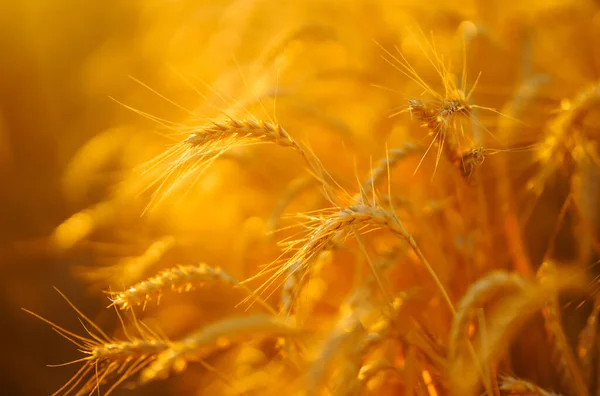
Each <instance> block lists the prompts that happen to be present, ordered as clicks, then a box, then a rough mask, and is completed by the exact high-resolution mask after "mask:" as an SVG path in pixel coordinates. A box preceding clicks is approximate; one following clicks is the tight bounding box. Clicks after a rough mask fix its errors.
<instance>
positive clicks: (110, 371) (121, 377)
mask: <svg viewBox="0 0 600 396" xmlns="http://www.w3.org/2000/svg"><path fill="white" fill-rule="evenodd" d="M56 290H57V292H58V293H59V294H60V295H61V296H62V297H63V298H64V299H65V301H67V303H68V304H69V305H70V306H71V308H73V310H74V311H75V312H76V313H77V314H78V315H79V319H80V321H81V324H82V326H83V327H84V329H85V331H86V332H87V333H88V335H89V336H88V337H84V336H81V335H78V334H76V333H73V332H71V331H69V330H67V329H65V328H63V327H61V326H59V325H57V324H55V323H53V322H51V321H50V320H48V319H45V318H43V317H42V316H40V315H38V314H36V313H34V312H31V311H29V310H27V309H23V310H24V311H25V312H27V313H29V314H31V315H33V316H35V317H36V318H38V319H40V320H42V321H44V322H45V323H47V324H49V325H50V326H51V327H52V329H53V330H54V331H56V332H57V333H58V334H59V335H61V336H62V337H64V338H65V339H67V340H69V341H70V342H71V343H73V344H74V345H75V346H77V347H78V349H79V350H80V351H81V352H82V353H84V354H85V355H86V356H85V357H84V358H81V359H78V360H75V361H72V362H68V363H65V364H60V365H56V367H57V366H65V365H70V364H75V363H80V362H82V363H83V365H82V366H81V367H80V368H79V370H78V371H77V372H76V373H75V374H74V375H73V376H72V377H71V379H70V380H69V381H67V382H66V383H65V384H64V385H63V386H62V387H61V388H60V389H58V390H57V391H56V392H54V393H53V396H55V395H65V396H66V395H70V394H72V393H73V392H75V395H76V396H83V395H90V394H93V393H94V392H95V391H96V390H98V392H100V386H101V385H104V384H105V383H106V382H107V381H108V380H109V379H114V382H113V383H112V384H111V385H110V387H109V388H108V389H107V390H106V391H104V393H103V394H104V395H109V394H110V393H112V392H113V391H114V390H115V389H116V388H117V387H118V386H119V385H120V384H121V383H122V382H124V381H125V380H127V379H128V378H130V377H132V376H133V375H135V374H137V373H138V372H139V371H140V370H142V369H143V368H144V367H146V366H147V365H148V364H149V363H150V362H151V361H153V360H154V358H155V357H156V356H157V355H158V354H159V353H160V352H162V351H164V350H166V349H167V348H168V345H169V343H168V341H167V340H165V339H163V338H161V337H160V336H159V335H158V334H156V333H155V332H153V331H151V330H150V329H149V328H148V327H146V326H145V325H143V324H142V323H140V322H138V321H137V320H136V319H135V317H134V322H133V324H134V325H135V328H136V330H137V332H138V334H139V337H138V338H136V337H132V336H130V335H129V333H128V331H127V329H126V328H125V324H124V322H123V320H122V318H121V316H120V315H119V320H120V321H121V324H122V326H123V331H124V333H125V335H126V337H127V339H126V340H124V341H122V340H117V339H114V338H112V337H109V336H108V335H106V333H105V332H104V331H102V330H101V329H100V328H99V327H98V326H97V325H96V324H95V323H94V322H92V321H91V320H90V319H89V318H88V317H86V316H85V315H84V314H83V313H82V312H81V311H79V309H77V308H76V307H75V305H73V303H71V302H70V301H69V300H68V299H67V297H66V296H65V295H64V294H62V293H61V292H60V291H59V290H58V289H56ZM117 315H118V311H117Z"/></svg>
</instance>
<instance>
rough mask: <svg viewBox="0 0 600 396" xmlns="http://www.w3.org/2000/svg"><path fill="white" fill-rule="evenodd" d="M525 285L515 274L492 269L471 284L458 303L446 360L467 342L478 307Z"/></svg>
mask: <svg viewBox="0 0 600 396" xmlns="http://www.w3.org/2000/svg"><path fill="white" fill-rule="evenodd" d="M525 286H526V283H525V281H524V280H523V279H522V278H521V277H520V276H519V275H517V274H511V273H508V272H504V271H493V272H490V273H488V274H486V275H485V276H484V277H482V278H480V279H478V280H477V281H476V282H474V283H473V284H471V286H470V287H469V289H468V290H467V292H466V293H465V295H464V296H463V298H462V299H461V300H460V302H459V304H458V308H457V311H456V316H455V317H454V320H453V321H452V326H451V329H450V337H449V348H448V360H450V361H454V360H455V359H457V358H458V355H459V354H461V353H462V351H463V349H464V348H465V347H466V346H467V344H468V342H469V327H470V326H471V323H472V322H473V320H474V318H475V314H476V310H477V309H478V308H482V307H483V306H484V305H485V304H487V303H488V302H490V300H492V299H493V298H495V297H497V296H502V295H504V294H506V293H515V292H518V291H520V290H522V289H523V288H524V287H525Z"/></svg>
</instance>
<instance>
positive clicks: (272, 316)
mask: <svg viewBox="0 0 600 396" xmlns="http://www.w3.org/2000/svg"><path fill="white" fill-rule="evenodd" d="M391 3H392V2H390V4H391ZM582 3H586V5H585V6H583V5H582V6H581V7H582V8H578V7H579V6H575V5H572V4H571V3H568V4H567V3H566V5H562V6H561V7H563V9H561V10H562V11H560V12H565V13H568V12H572V13H574V14H576V15H577V16H573V15H574V14H569V15H571V16H570V18H572V20H574V21H587V19H586V17H585V16H584V14H586V13H587V14H589V15H588V17H587V18H590V20H591V19H592V18H593V20H594V22H590V24H591V25H590V24H588V25H589V26H597V25H599V24H598V20H599V18H598V15H600V11H598V10H597V6H596V5H593V4H592V2H590V4H587V2H582ZM386 4H387V3H386ZM337 7H338V8H341V7H343V6H342V5H340V4H338V5H337ZM380 7H383V8H385V7H387V6H386V5H385V4H383V5H380ZM390 7H392V6H391V5H390ZM557 7H558V6H557ZM570 7H572V9H571V8H570ZM484 8H485V7H484ZM565 10H567V11H565ZM569 10H570V11H569ZM573 10H575V11H573ZM591 11H594V12H591ZM315 12H316V11H315ZM514 12H515V13H517V12H518V13H525V11H524V10H518V11H514ZM531 12H533V11H531ZM537 12H539V13H540V14H539V15H544V16H545V18H546V19H547V21H546V22H547V23H548V24H550V22H551V21H553V20H554V19H552V18H555V17H554V16H553V15H554V14H552V13H553V12H558V11H556V10H554V11H548V10H542V9H540V10H538V11H537ZM544 12H547V13H548V14H544ZM587 14H586V15H587ZM385 15H387V14H385ZM535 15H536V14H534V18H533V19H535ZM560 15H563V14H560ZM594 15H595V16H594ZM340 18H342V19H343V18H345V17H343V16H342V17H340ZM389 18H392V17H391V16H390V17H389ZM470 18H471V20H459V21H458V22H459V23H454V22H452V21H446V24H447V26H443V27H441V28H440V29H442V30H443V31H442V34H438V33H436V31H435V30H434V28H432V33H431V34H429V32H427V33H424V32H425V31H426V30H425V27H427V29H428V26H429V23H430V21H427V20H423V21H418V22H422V23H420V24H413V25H412V27H404V24H403V27H402V29H400V28H398V29H397V30H395V32H399V33H398V35H397V36H396V35H394V34H388V35H384V34H382V33H381V31H378V30H369V29H366V28H365V33H364V35H365V37H363V38H362V39H361V46H360V47H359V46H358V44H356V45H355V46H354V47H349V48H344V43H349V42H351V40H349V39H347V38H345V37H344V33H345V32H344V31H343V30H340V31H337V32H334V33H335V34H334V33H331V32H330V31H328V30H327V29H324V28H323V27H321V26H317V25H314V24H313V25H303V26H300V27H299V28H294V29H291V30H289V31H286V32H285V34H283V35H282V36H281V37H277V39H276V40H275V44H274V45H271V46H270V47H269V48H267V50H265V51H264V54H263V55H262V56H261V57H259V59H258V60H255V61H253V63H250V66H252V65H262V69H261V68H259V67H256V68H252V67H248V68H245V65H240V64H239V63H237V62H236V67H235V70H237V75H238V76H239V75H243V78H242V79H238V80H237V81H238V83H239V84H240V85H244V86H245V87H246V89H247V91H250V92H251V94H249V95H248V96H250V97H251V98H250V99H248V98H245V97H238V96H234V95H231V94H230V93H228V92H225V91H226V90H225V89H224V88H219V87H218V86H216V85H211V84H205V83H200V82H198V81H195V82H191V81H190V80H189V79H187V77H184V76H180V77H181V81H182V82H186V83H188V85H189V87H190V89H195V90H197V92H198V93H200V94H201V95H202V96H203V97H204V98H205V99H206V100H205V102H207V103H209V105H210V106H213V107H217V113H220V114H221V115H216V116H214V117H212V116H211V117H204V118H199V116H198V112H197V111H189V110H187V109H186V108H185V107H183V105H182V104H181V103H179V102H178V100H177V98H167V97H165V96H163V95H162V94H161V93H159V92H157V90H154V89H152V88H150V90H149V91H148V92H149V93H150V94H152V95H154V94H157V95H158V96H159V100H164V103H166V105H168V106H174V107H176V108H177V109H178V110H181V111H184V112H187V113H189V114H190V115H191V118H188V119H187V120H185V121H181V122H176V121H172V120H167V119H165V118H164V117H162V116H159V115H154V114H151V113H150V112H148V113H147V112H144V111H143V110H141V109H139V107H137V106H134V105H132V104H130V103H121V102H127V101H126V100H121V99H119V98H116V100H119V103H118V104H115V106H121V105H122V106H124V107H127V108H128V109H131V110H134V111H135V112H137V113H138V114H140V115H142V116H143V117H141V118H142V119H143V120H145V121H147V119H149V120H150V121H151V122H152V123H153V125H154V127H155V129H156V130H157V131H159V133H157V134H148V133H146V135H144V134H142V133H137V132H136V133H133V132H131V136H130V137H129V138H130V139H132V140H133V141H135V143H134V145H135V147H136V150H137V156H135V155H134V156H132V157H130V158H129V159H128V160H127V161H129V162H127V164H128V165H127V167H125V166H124V168H126V169H124V170H123V172H122V177H121V180H120V181H119V182H118V183H116V186H114V187H113V188H112V189H111V190H110V193H109V194H107V195H106V199H104V200H102V201H101V202H99V203H96V204H94V205H93V206H90V207H89V208H87V209H84V210H83V211H80V212H78V213H76V214H75V215H73V216H72V217H70V218H69V219H67V220H65V221H64V222H63V223H62V224H61V225H59V226H58V227H57V228H56V230H55V232H54V234H53V235H52V241H53V243H54V244H55V246H56V247H57V249H61V251H63V252H68V251H70V250H73V249H75V248H77V247H79V248H81V246H83V245H84V244H86V243H87V244H88V246H91V245H94V246H95V248H96V249H100V248H99V247H98V246H104V247H103V248H104V249H107V247H106V243H104V245H102V243H100V242H101V241H99V240H98V239H101V237H99V236H98V235H102V230H105V231H104V232H106V230H112V231H110V232H111V233H117V232H119V230H121V231H123V230H127V231H128V232H129V233H136V232H138V233H139V234H140V235H142V234H144V236H148V235H152V238H150V241H149V242H148V243H147V244H146V246H145V247H144V249H142V250H143V252H142V253H141V254H139V255H137V256H135V257H134V256H130V257H127V258H126V259H120V260H116V261H113V262H111V263H110V265H97V264H94V265H92V264H90V265H85V264H83V265H80V266H78V267H77V268H75V271H76V273H77V274H78V275H79V276H81V277H83V279H85V280H86V281H88V282H89V283H90V285H92V286H91V287H92V288H95V289H94V290H102V291H103V292H104V293H103V297H102V298H104V299H106V305H107V306H108V309H109V310H110V312H111V315H112V313H114V317H115V318H117V319H118V322H117V324H116V325H115V326H113V327H116V329H110V325H107V326H106V327H105V326H104V325H102V326H101V325H100V324H99V323H98V321H97V320H92V319H90V318H89V317H88V316H86V314H84V313H83V312H81V310H80V309H78V308H77V307H76V306H75V305H74V304H72V303H71V302H70V300H69V298H70V297H71V296H66V295H65V294H63V293H62V292H60V291H59V293H60V295H61V296H62V297H64V299H65V300H66V302H67V303H68V304H69V305H70V307H71V308H72V309H73V311H74V312H75V314H76V315H77V316H78V317H79V320H80V322H81V328H80V329H79V330H77V329H73V328H67V327H63V326H61V325H59V324H57V323H55V322H54V321H52V320H51V318H49V316H48V315H46V314H43V313H41V312H36V313H34V312H31V311H29V310H27V312H29V313H30V314H32V315H34V316H36V317H38V318H39V319H41V320H43V321H44V322H46V323H47V324H49V325H50V326H51V327H52V329H53V330H55V331H56V332H57V333H58V334H59V335H60V336H62V337H64V338H65V339H67V340H69V341H70V342H71V343H72V344H73V345H75V347H76V348H77V349H78V350H79V352H80V353H81V357H80V358H78V359H77V360H75V361H72V362H69V363H65V364H64V365H67V366H71V365H77V366H78V368H77V369H76V371H75V373H74V374H73V375H72V376H71V377H70V379H69V380H68V381H66V382H65V384H64V386H63V387H62V388H60V389H59V390H57V391H56V393H55V394H57V395H59V394H60V395H62V394H64V395H67V394H75V395H84V394H90V395H91V394H96V392H97V393H98V394H104V395H108V394H110V393H112V392H113V391H117V390H118V391H120V390H121V389H124V392H125V393H124V394H128V393H126V392H130V394H134V393H135V392H144V389H148V385H147V384H148V383H150V382H153V381H158V380H164V381H165V382H168V383H172V384H177V383H181V384H185V386H183V385H181V387H179V388H177V385H174V387H173V388H172V389H176V390H174V391H173V392H174V393H173V394H184V393H185V394H188V393H187V392H189V394H212V395H217V394H219V395H221V394H223V395H267V394H278V393H281V392H289V394H299V395H304V394H306V395H321V394H324V395H326V394H333V395H363V394H364V395H370V394H372V395H388V394H389V395H392V394H394V395H398V394H406V395H413V394H416V395H429V396H436V395H446V394H448V395H457V396H463V395H465V396H468V395H480V394H486V395H501V394H502V395H505V394H508V395H551V394H564V395H592V394H598V395H600V381H599V380H598V378H600V364H599V359H598V356H600V340H598V334H599V329H598V315H599V313H600V298H599V297H597V296H596V291H597V289H598V287H597V281H596V280H595V279H594V271H595V267H594V262H595V260H596V258H597V257H598V255H599V254H600V243H599V242H598V238H597V231H599V230H600V228H599V227H598V225H599V217H598V213H599V212H598V209H599V202H600V201H599V199H600V195H599V192H598V188H597V185H598V183H600V173H599V172H598V171H599V169H598V167H599V166H600V157H599V156H598V155H599V153H598V151H597V144H598V137H599V136H600V135H599V127H600V123H599V122H598V120H599V118H598V115H599V114H600V111H598V110H599V109H600V84H599V83H598V82H595V81H594V80H593V79H586V78H572V79H568V78H566V79H565V77H564V74H561V73H559V72H557V70H564V69H561V67H563V66H561V65H559V64H558V63H559V60H558V59H559V57H558V56H557V57H554V58H552V57H549V58H548V59H550V61H548V62H546V63H544V62H540V61H539V57H538V55H537V54H538V52H536V51H535V50H534V49H532V48H531V45H533V44H530V46H527V45H525V44H522V43H526V42H527V40H528V39H526V38H523V37H524V36H525V34H523V35H521V36H519V35H517V34H516V33H514V31H512V30H511V29H509V28H507V26H503V25H501V23H500V22H497V23H496V24H495V25H494V24H493V23H492V22H490V21H492V19H486V18H489V14H488V15H487V17H486V16H485V15H483V16H482V15H479V14H474V15H471V16H470ZM540 18H541V17H540ZM565 18H566V17H565ZM384 19H385V18H384ZM479 20H481V21H483V22H481V23H479V22H478V21H479ZM377 23H383V21H382V20H379V21H377ZM388 23H389V21H388ZM532 23H533V22H532ZM594 24H595V25H594ZM588 25H585V24H584V23H583V22H582V23H581V26H582V27H581V29H584V27H583V26H588ZM407 26H408V25H407ZM423 26H425V27H423ZM448 26H452V29H455V34H453V35H449V34H448V33H447V32H448V31H449V30H451V29H450V28H449V27H448ZM494 26H495V27H496V28H497V31H493V30H491V29H490V28H491V27H494ZM532 26H533V25H532ZM373 29H375V28H373ZM378 29H382V30H383V28H381V27H378ZM571 29H572V30H573V31H576V30H577V28H575V27H571ZM585 29H587V27H586V28H585ZM590 29H591V30H593V29H592V28H590ZM374 32H376V33H374ZM544 32H545V31H542V30H541V33H540V32H538V34H539V35H540V37H542V36H543V34H544ZM371 33H372V34H374V35H375V36H376V37H368V35H369V34H371ZM336 34H337V35H339V37H336ZM511 34H512V36H511ZM593 34H596V35H598V33H597V30H594V31H593V32H592V33H590V35H592V36H593ZM517 36H518V37H517ZM533 36H535V35H533ZM349 37H350V36H349ZM352 37H353V36H352ZM511 37H512V40H514V43H513V44H514V45H513V46H514V47H515V48H512V47H511V43H510V42H508V40H511ZM569 37H575V35H573V36H569ZM535 38H537V36H535V37H534V39H531V40H533V41H534V42H535V43H536V44H535V45H539V46H543V45H549V44H548V43H546V42H545V41H544V40H542V39H539V41H535ZM249 40H250V39H249ZM517 42H518V43H521V44H522V45H517ZM590 42H591V43H592V44H591V45H594V43H595V45H599V44H600V42H598V41H596V42H594V41H593V40H592V39H590ZM563 44H564V43H563ZM557 45H559V44H557ZM573 45H575V44H573ZM517 47H518V48H517ZM307 48H309V49H308V50H307ZM311 48H312V49H315V51H314V53H313V54H312V55H313V58H312V59H313V60H312V61H310V60H306V59H304V56H306V54H305V52H306V51H310V49H311ZM544 48H545V49H544V50H547V52H548V53H550V52H551V51H550V50H549V49H548V47H544ZM365 49H366V50H365ZM353 50H356V51H365V53H369V54H373V56H372V57H370V58H368V59H357V60H356V61H352V60H348V58H352V51H353ZM540 51H541V50H540ZM594 53H595V52H594ZM490 54H492V55H490ZM486 56H489V57H492V58H493V59H496V60H497V62H498V64H493V63H494V61H493V60H485V59H483V58H484V57H486ZM336 57H339V58H345V59H346V61H345V62H342V61H340V60H339V59H334V60H332V59H330V58H336ZM473 57H475V58H477V59H476V60H475V61H473V62H470V60H472V59H473ZM590 57H591V58H593V55H591V56H590ZM321 60H322V63H323V64H322V65H321V64H320V62H321ZM205 62H210V59H205ZM503 62H504V63H503ZM589 62H591V63H593V61H592V60H589ZM596 62H597V59H596ZM521 64H523V65H529V66H520V65H521ZM365 65H366V66H365ZM473 65H474V66H473ZM342 66H343V67H342ZM479 66H481V70H476V71H474V70H473V68H474V67H479ZM596 66H597V63H596ZM486 67H488V69H489V73H490V75H489V76H487V77H486V73H488V71H486ZM297 69H301V70H305V71H306V72H305V73H304V74H303V73H302V72H298V71H297ZM256 70H260V72H256ZM597 71H598V70H597ZM378 72H381V75H382V76H385V77H386V78H387V77H388V76H393V77H390V78H391V80H389V79H388V80H387V81H385V80H383V81H382V79H381V78H379V76H378V75H377V73H378ZM234 74H236V73H234ZM288 75H292V76H293V78H291V77H290V78H288V77H286V76H288ZM510 76H512V79H511V78H510ZM228 78H229V77H228ZM231 78H233V77H231ZM556 81H559V82H558V83H557V82H556ZM494 82H495V84H494ZM138 83H140V84H142V83H141V82H139V81H138ZM553 84H554V85H553ZM500 85H502V86H500ZM198 86H202V89H200V88H198ZM265 87H266V88H265ZM147 88H149V87H147ZM206 92H208V94H207V93H206ZM208 95H212V99H211V98H209V97H208ZM350 97H351V99H350ZM215 98H217V99H215ZM312 98H317V99H314V100H312V102H311V101H310V100H311V99H312ZM211 100H212V103H211ZM215 101H220V102H223V103H227V104H228V106H220V105H219V106H215V105H214V103H215ZM348 103H352V106H354V107H351V108H346V109H345V110H343V111H340V112H339V114H338V115H335V116H332V114H334V113H335V112H338V110H340V109H342V108H343V106H344V105H346V104H348ZM130 106H131V107H130ZM205 110H206V109H205ZM380 110H383V113H385V114H383V115H381V111H380ZM206 112H208V111H206ZM354 112H356V113H355V114H354ZM259 113H260V114H263V116H257V114H259ZM380 115H381V116H380ZM365 120H368V122H369V125H367V122H366V121H365ZM286 121H287V122H286ZM354 121H356V122H354ZM363 121H364V122H363ZM288 124H289V125H288ZM148 135H152V136H150V137H148ZM107 136H108V137H107V138H106V139H105V141H104V142H103V143H102V144H101V145H104V146H107V145H109V143H107V142H111V141H112V140H111V139H113V140H114V139H117V137H116V136H117V135H115V132H114V131H112V132H111V134H109V135H107ZM132 136H133V137H132ZM139 136H145V137H144V139H148V141H144V140H143V139H142V138H139V139H138V137H139ZM163 138H165V139H167V140H168V141H169V143H168V146H167V147H166V149H165V148H164V147H165V146H164V145H163V142H164V140H161V139H163ZM95 139H99V138H95ZM94 144H100V143H98V141H97V140H96V141H95V142H94ZM110 144H113V143H110ZM92 146H93V145H92ZM88 149H89V147H88ZM91 152H93V151H91ZM132 158H133V159H132ZM89 161H94V156H93V155H87V154H86V152H85V151H83V154H82V155H80V156H78V157H77V158H76V159H75V160H74V163H73V164H72V165H71V169H74V170H75V171H74V172H75V173H76V171H77V170H78V169H79V167H83V168H85V167H86V164H88V163H89ZM74 177H75V176H74ZM75 178H76V177H75ZM140 203H141V204H140ZM191 208H198V209H197V210H195V211H193V210H192V209H191ZM540 208H542V209H540ZM190 210H192V211H190ZM176 223H177V224H185V226H184V227H179V228H176V227H174V226H173V224H176ZM149 224H150V225H149ZM149 229H150V230H152V232H149V231H148V230H149ZM174 229H176V231H173V230H174ZM157 230H158V231H157ZM123 232H124V231H123ZM157 234H159V235H157ZM95 238H96V240H95ZM115 238H116V237H115ZM174 251H175V253H173V252H174ZM189 252H193V253H189ZM58 289H62V288H61V287H60V285H57V290H58ZM225 305H227V307H225ZM566 311H568V312H569V315H570V316H569V318H571V319H572V320H569V321H566V320H565V319H564V318H563V316H565V315H564V313H565V312H566ZM42 314H43V316H41V315H42ZM577 318H579V319H577ZM106 323H108V322H106V321H105V324H106ZM54 370H57V371H56V372H57V374H56V375H62V374H60V373H63V372H64V371H60V369H54ZM62 370H67V368H64V369H62ZM190 370H192V371H193V372H194V373H195V374H194V375H192V376H187V377H186V376H185V374H186V373H188V372H189V371H190ZM131 388H135V390H130V389H131ZM194 392H197V393H194Z"/></svg>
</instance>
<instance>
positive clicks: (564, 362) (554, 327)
mask: <svg viewBox="0 0 600 396" xmlns="http://www.w3.org/2000/svg"><path fill="white" fill-rule="evenodd" d="M553 270H554V268H553V265H552V264H551V263H550V262H549V261H546V262H544V263H543V264H542V265H541V267H540V269H539V271H538V278H539V279H540V282H542V283H543V282H544V281H545V277H546V276H547V274H548V273H549V272H550V271H553ZM542 314H543V316H544V322H545V324H546V331H547V332H548V336H549V337H550V342H551V344H552V348H553V350H552V358H553V360H554V363H555V364H556V367H557V369H558V371H559V375H560V379H561V383H562V385H563V387H565V389H568V390H569V392H568V393H569V394H573V395H581V396H583V395H587V394H588V387H587V385H586V382H585V379H584V376H583V373H582V371H581V368H580V367H579V364H578V361H577V358H576V357H575V354H574V353H573V350H572V348H571V345H570V344H569V341H568V339H567V336H566V335H565V332H564V330H563V327H562V320H561V314H560V306H559V302H558V297H557V296H556V295H553V296H552V297H551V298H550V299H549V300H548V301H547V302H546V304H545V307H544V308H543V310H542Z"/></svg>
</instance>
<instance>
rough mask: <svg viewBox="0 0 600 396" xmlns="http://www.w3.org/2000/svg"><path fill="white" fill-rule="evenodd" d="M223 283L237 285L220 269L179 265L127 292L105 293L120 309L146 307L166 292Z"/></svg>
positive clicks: (136, 285) (206, 266) (183, 290)
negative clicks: (218, 282)
mask: <svg viewBox="0 0 600 396" xmlns="http://www.w3.org/2000/svg"><path fill="white" fill-rule="evenodd" d="M217 281H220V282H224V283H228V284H231V285H238V284H239V282H238V281H237V280H236V279H235V278H233V277H231V276H230V275H228V274H227V273H226V272H224V271H223V270H221V269H220V268H218V267H217V268H213V267H211V266H209V265H207V264H204V263H202V264H199V265H186V266H183V265H180V266H177V267H173V268H171V269H168V270H164V271H161V272H159V273H158V274H157V275H156V276H153V277H151V278H148V279H146V280H144V281H142V282H139V283H137V284H135V285H133V286H131V287H130V288H128V289H127V290H124V291H119V292H107V293H108V294H109V295H110V299H111V300H112V304H111V305H115V306H117V307H119V308H120V309H127V308H129V307H134V306H140V305H141V306H143V307H144V308H145V307H146V304H147V303H148V302H149V301H151V300H157V301H160V297H161V295H162V294H163V293H164V292H165V291H167V290H172V291H174V292H186V291H190V290H192V289H193V288H194V287H195V286H197V285H199V284H205V283H214V282H217Z"/></svg>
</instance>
